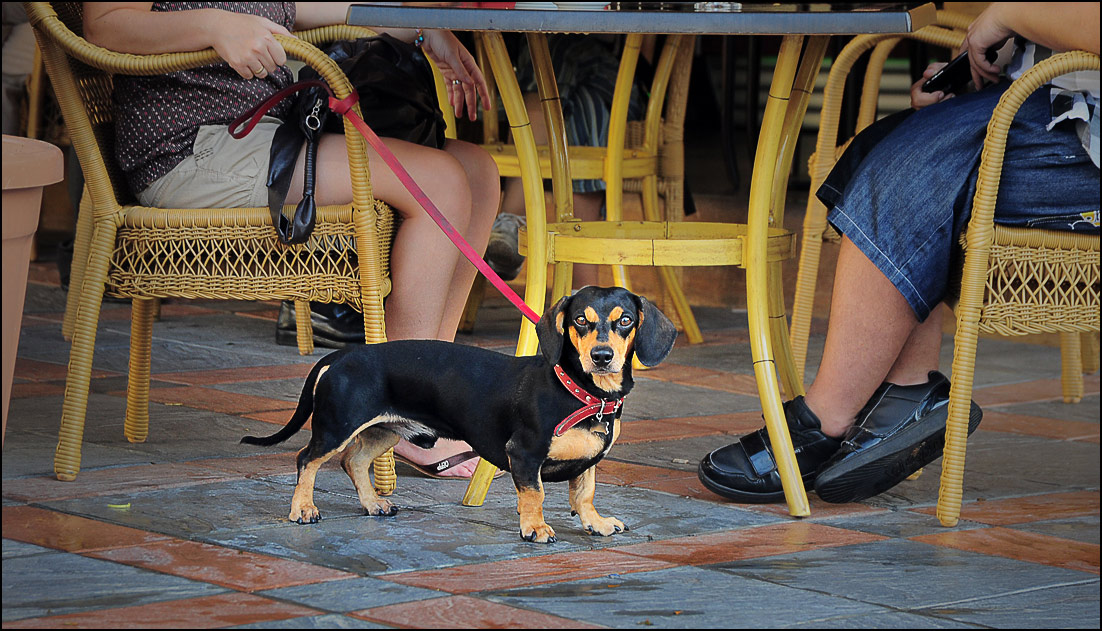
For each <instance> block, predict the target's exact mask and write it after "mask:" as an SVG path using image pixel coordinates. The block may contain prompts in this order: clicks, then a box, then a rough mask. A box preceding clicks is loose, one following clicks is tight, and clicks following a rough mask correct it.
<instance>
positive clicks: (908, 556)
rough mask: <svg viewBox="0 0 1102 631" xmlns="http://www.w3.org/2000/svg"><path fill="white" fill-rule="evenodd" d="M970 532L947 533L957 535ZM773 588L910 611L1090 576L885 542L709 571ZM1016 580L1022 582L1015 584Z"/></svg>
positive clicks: (945, 549)
mask: <svg viewBox="0 0 1102 631" xmlns="http://www.w3.org/2000/svg"><path fill="white" fill-rule="evenodd" d="M970 532H977V531H964V532H953V533H951V534H952V535H953V536H960V535H962V534H968V533H970ZM711 567H712V568H715V569H719V570H722V571H725V572H731V573H733V574H736V575H739V576H743V577H748V578H756V579H760V580H765V581H769V582H772V583H776V584H779V585H786V586H789V587H794V588H798V589H801V590H810V591H814V592H818V593H823V594H831V595H836V596H839V597H845V598H847V599H852V600H855V601H861V602H865V603H870V604H877V605H882V606H885V607H891V608H893V609H897V610H903V611H914V610H922V609H926V608H930V607H936V606H940V605H943V604H945V603H955V602H958V601H960V600H961V599H962V598H964V597H968V598H989V597H993V596H1005V595H1009V594H1013V593H1016V592H1018V591H1019V590H1021V589H1022V588H1023V587H1028V588H1031V589H1033V588H1039V587H1042V586H1052V585H1064V584H1069V583H1076V582H1080V581H1083V580H1084V579H1085V578H1088V577H1090V575H1088V574H1086V573H1084V572H1081V571H1075V570H1069V569H1064V568H1058V567H1053V566H1048V565H1040V564H1036V563H1026V562H1023V561H1018V560H1014V559H1009V558H1005V557H1001V556H994V555H991V554H982V553H978V552H973V551H966V550H959V549H954V548H949V547H945V546H941V545H929V544H924V543H920V542H919V541H915V540H900V539H890V540H886V541H880V542H876V543H869V544H858V545H852V546H843V547H837V548H821V549H818V550H810V551H806V552H799V553H796V554H786V555H780V556H774V557H767V558H761V559H746V560H742V561H733V562H730V563H726V564H722V565H715V566H711ZM1023 577H1028V579H1027V580H1025V581H1023Z"/></svg>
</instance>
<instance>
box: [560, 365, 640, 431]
mask: <svg viewBox="0 0 1102 631" xmlns="http://www.w3.org/2000/svg"><path fill="white" fill-rule="evenodd" d="M555 376H556V377H558V378H559V383H561V384H562V385H563V387H564V388H566V390H567V391H568V392H569V393H570V394H572V395H574V398H575V399H577V400H579V401H581V402H582V403H585V404H586V405H585V407H583V408H581V409H580V410H578V411H577V412H574V413H573V414H571V415H570V416H568V417H566V418H565V419H563V420H562V422H561V423H559V424H558V425H556V426H555V435H556V436H562V435H563V432H565V431H566V430H568V429H570V428H571V427H574V426H575V425H577V424H578V423H580V422H582V421H583V420H585V419H587V418H589V417H591V416H596V417H597V420H598V421H599V420H601V417H602V416H604V415H605V414H614V413H615V412H616V410H619V409H620V406H621V405H623V404H624V400H623V399H622V398H620V399H613V400H612V401H605V400H604V399H601V398H598V397H595V396H593V395H592V394H589V393H588V392H586V391H585V389H584V388H582V387H581V386H579V385H578V384H576V383H574V382H573V381H571V379H570V377H568V376H567V375H566V371H565V370H563V369H562V367H561V366H559V365H558V364H555Z"/></svg>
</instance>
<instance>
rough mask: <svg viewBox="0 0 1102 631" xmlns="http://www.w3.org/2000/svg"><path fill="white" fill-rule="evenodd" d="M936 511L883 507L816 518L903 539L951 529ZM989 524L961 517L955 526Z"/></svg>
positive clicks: (965, 528) (844, 526) (959, 527)
mask: <svg viewBox="0 0 1102 631" xmlns="http://www.w3.org/2000/svg"><path fill="white" fill-rule="evenodd" d="M851 506H852V505H851ZM921 510H925V509H921ZM932 515H933V513H930V514H919V512H918V510H917V509H916V510H914V511H910V510H892V511H883V512H880V513H877V514H875V515H869V514H868V513H850V514H848V515H841V516H837V517H822V518H816V520H817V521H818V522H819V523H821V524H826V525H829V526H836V527H838V528H848V529H850V530H860V531H861V532H869V533H872V534H876V535H883V536H885V537H891V538H893V539H900V538H907V537H914V536H917V535H928V534H935V533H941V532H946V530H947V529H946V528H945V526H942V525H941V523H940V522H938V520H937V519H935V518H933V517H932ZM986 527H987V526H985V525H984V524H980V523H977V522H973V521H968V520H967V519H961V520H960V521H959V522H957V525H956V526H954V527H953V529H957V530H969V529H972V528H986Z"/></svg>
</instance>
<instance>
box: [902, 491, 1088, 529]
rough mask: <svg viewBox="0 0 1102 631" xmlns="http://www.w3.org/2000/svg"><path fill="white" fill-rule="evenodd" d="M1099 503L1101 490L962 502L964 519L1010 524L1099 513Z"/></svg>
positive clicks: (930, 510) (931, 509) (931, 512)
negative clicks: (1099, 491)
mask: <svg viewBox="0 0 1102 631" xmlns="http://www.w3.org/2000/svg"><path fill="white" fill-rule="evenodd" d="M1098 506H1099V503H1098V491H1075V492H1072V493H1049V494H1045V495H1030V496H1027V497H1009V498H1005V499H997V500H987V501H984V502H969V503H968V504H964V505H962V506H961V511H960V516H961V519H967V520H970V521H974V522H979V523H983V524H991V525H996V526H1007V525H1010V524H1022V523H1028V522H1034V521H1048V520H1053V519H1062V518H1065V517H1078V516H1080V515H1098ZM915 512H919V513H926V514H928V515H934V514H936V508H935V507H928V508H919V509H915Z"/></svg>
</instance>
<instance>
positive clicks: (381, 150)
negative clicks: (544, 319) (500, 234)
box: [229, 80, 540, 323]
mask: <svg viewBox="0 0 1102 631" xmlns="http://www.w3.org/2000/svg"><path fill="white" fill-rule="evenodd" d="M310 87H322V88H324V89H325V91H326V92H327V93H328V94H329V109H330V110H332V111H333V112H336V113H337V114H339V115H341V116H344V117H346V118H348V119H349V120H350V121H351V122H352V125H353V126H354V127H355V128H356V130H357V131H359V132H360V134H361V135H362V136H363V137H364V139H365V140H367V143H368V144H369V145H371V147H372V148H373V149H375V151H376V152H377V153H378V154H379V156H380V157H381V158H382V159H383V162H385V163H386V165H387V167H389V168H390V170H391V171H393V172H394V175H395V176H397V177H398V180H399V181H401V182H402V186H404V187H405V188H406V190H407V191H409V193H410V195H412V196H413V198H414V199H416V200H417V203H419V204H420V205H421V207H422V208H424V209H425V212H427V213H428V215H429V217H431V218H432V220H433V221H434V222H435V223H436V225H437V226H439V227H440V229H441V230H442V231H444V234H445V235H446V236H447V237H448V239H449V240H450V241H451V242H452V244H454V245H455V247H457V248H458V249H459V251H460V252H462V253H463V256H465V257H467V260H468V261H470V262H471V264H472V265H474V266H475V268H476V269H478V271H479V272H480V273H481V274H482V275H483V276H485V277H486V280H488V281H490V284H492V285H493V286H494V287H495V288H496V289H497V290H498V291H500V292H501V294H502V295H503V296H505V297H506V298H507V299H508V300H509V302H510V303H512V304H513V306H514V307H516V308H517V309H518V310H519V311H520V312H521V313H522V314H523V315H524V317H526V318H528V320H530V321H531V322H532V323H536V322H539V319H540V317H539V314H537V313H536V312H535V311H533V310H532V308H531V307H529V306H528V305H527V304H525V302H524V300H522V299H521V298H520V296H518V295H517V293H516V292H515V291H513V288H512V287H509V285H507V284H505V281H504V280H502V279H501V277H500V276H498V275H497V272H495V271H494V270H493V269H491V268H490V266H489V264H488V263H486V261H485V260H483V259H482V257H481V256H479V255H478V253H477V252H476V251H475V249H474V248H473V247H471V244H470V243H467V240H466V239H464V238H463V235H461V234H459V231H458V230H456V229H455V226H453V225H452V224H451V222H449V221H448V219H447V217H445V216H444V214H443V213H441V212H440V209H438V208H437V207H436V204H434V203H432V200H431V199H429V197H428V195H426V194H425V191H424V190H422V189H421V187H420V186H419V185H418V184H417V182H416V181H415V180H414V179H413V176H411V175H410V174H409V171H406V168H405V167H404V166H402V163H401V162H399V161H398V158H397V157H396V156H395V155H394V153H393V152H391V151H390V149H388V148H387V146H386V145H385V144H384V143H383V141H382V140H380V139H379V137H378V136H377V135H376V134H375V132H374V131H372V129H371V127H369V126H368V125H367V123H365V122H364V121H363V119H362V118H360V117H359V115H358V114H356V112H354V111H353V110H352V107H353V106H354V105H355V104H356V103H357V102H358V101H359V99H360V96H359V94H357V93H356V92H352V93H351V94H349V95H348V96H346V97H345V98H343V99H337V98H336V96H334V95H333V91H332V90H331V89H330V88H329V85H328V84H326V83H325V82H323V81H318V80H309V81H299V82H298V83H294V84H292V85H290V86H287V87H286V88H283V89H282V90H280V91H279V92H276V93H275V94H274V95H272V96H271V97H269V98H268V99H267V100H266V101H264V102H263V103H261V104H259V105H257V106H256V107H254V108H252V109H251V110H249V111H248V112H246V113H244V114H242V115H241V116H239V117H237V118H236V119H235V120H234V121H233V122H232V123H230V128H229V132H230V135H231V136H233V137H234V138H243V137H245V136H246V135H248V133H249V132H250V131H252V129H253V127H255V126H256V123H257V122H258V121H259V120H260V118H261V117H262V116H264V114H265V113H266V112H267V111H268V110H269V109H271V108H272V107H273V106H274V105H275V104H276V103H278V102H279V101H281V100H283V99H285V98H287V97H288V96H290V95H292V94H294V93H295V92H298V91H299V90H304V89H306V88H310ZM245 123H247V126H246V127H245V128H244V130H242V129H240V127H241V125H242V124H245Z"/></svg>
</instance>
